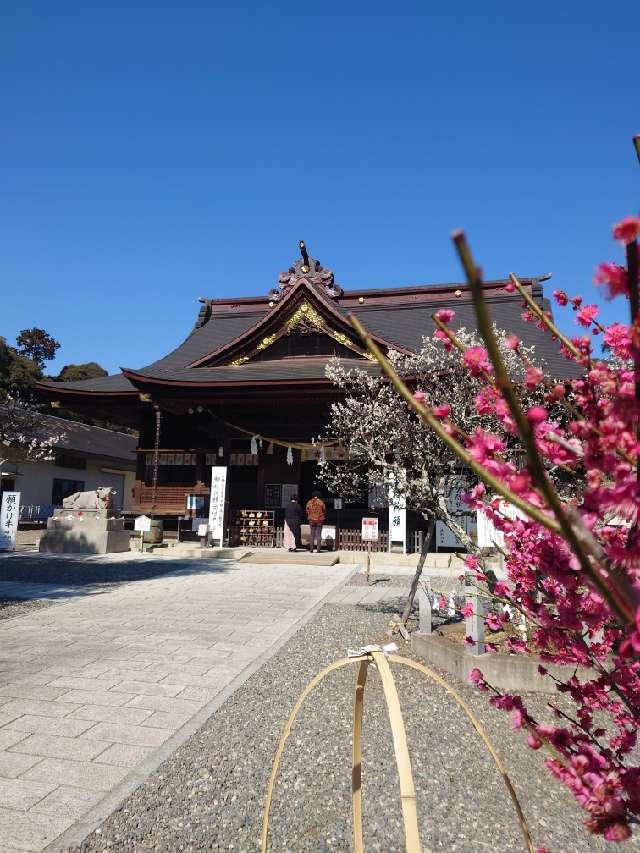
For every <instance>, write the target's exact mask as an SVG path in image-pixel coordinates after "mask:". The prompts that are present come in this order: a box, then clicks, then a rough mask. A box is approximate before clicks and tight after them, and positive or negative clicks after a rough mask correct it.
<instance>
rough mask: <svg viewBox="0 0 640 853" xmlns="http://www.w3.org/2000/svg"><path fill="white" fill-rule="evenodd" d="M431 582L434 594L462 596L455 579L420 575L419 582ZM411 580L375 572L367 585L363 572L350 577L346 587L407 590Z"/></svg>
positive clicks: (406, 576)
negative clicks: (403, 588) (397, 587)
mask: <svg viewBox="0 0 640 853" xmlns="http://www.w3.org/2000/svg"><path fill="white" fill-rule="evenodd" d="M429 579H430V580H431V586H432V587H433V589H434V590H435V591H436V592H443V593H450V592H455V593H457V594H462V593H463V590H464V588H463V587H462V586H461V585H460V583H459V581H458V579H457V578H447V577H432V578H429V575H428V574H427V573H426V572H425V573H424V574H423V575H422V578H421V580H422V581H424V582H425V583H428V582H429ZM412 580H413V575H389V574H385V573H384V572H376V573H375V574H374V573H373V572H372V573H371V578H370V582H369V583H367V576H366V574H365V573H364V572H358V573H357V574H355V575H351V577H350V578H349V580H348V581H347V586H371V587H372V588H375V589H380V588H381V587H387V586H403V587H405V588H406V589H407V590H408V589H409V587H410V586H411V581H412Z"/></svg>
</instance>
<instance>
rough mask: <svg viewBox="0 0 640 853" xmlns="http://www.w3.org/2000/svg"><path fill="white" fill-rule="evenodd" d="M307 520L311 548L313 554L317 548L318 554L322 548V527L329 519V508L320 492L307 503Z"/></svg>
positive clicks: (314, 494) (315, 493)
mask: <svg viewBox="0 0 640 853" xmlns="http://www.w3.org/2000/svg"><path fill="white" fill-rule="evenodd" d="M306 509H307V520H308V522H309V527H310V528H311V547H310V549H309V550H310V551H311V552H312V553H313V549H314V547H315V549H316V553H320V548H321V547H322V525H323V524H324V520H325V518H326V517H327V508H326V506H325V504H324V501H323V500H322V497H321V496H320V492H313V496H312V498H311V500H310V501H308V502H307V507H306Z"/></svg>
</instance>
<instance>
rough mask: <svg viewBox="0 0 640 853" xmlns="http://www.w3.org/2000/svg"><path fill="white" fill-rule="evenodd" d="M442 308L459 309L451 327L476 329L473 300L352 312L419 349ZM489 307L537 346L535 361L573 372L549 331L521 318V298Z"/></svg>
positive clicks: (560, 372) (501, 323)
mask: <svg viewBox="0 0 640 853" xmlns="http://www.w3.org/2000/svg"><path fill="white" fill-rule="evenodd" d="M440 308H451V309H453V310H454V311H455V312H456V316H455V318H454V320H452V322H451V324H450V325H451V327H452V328H455V329H458V328H460V327H461V326H464V327H466V328H467V329H475V328H476V320H475V313H474V309H473V305H472V304H471V302H467V301H465V302H460V301H457V300H456V299H455V297H454V298H453V299H451V300H450V301H449V302H448V303H445V302H442V303H438V305H437V306H434V305H429V304H424V303H423V304H421V305H420V304H418V305H406V306H402V305H397V306H394V308H393V310H391V311H390V310H388V309H384V308H379V307H375V308H367V307H362V308H354V309H353V313H354V314H356V315H357V317H358V319H359V320H361V322H362V323H363V324H364V326H366V328H368V329H369V330H371V331H372V332H375V333H376V334H378V335H380V336H381V337H383V338H385V339H386V340H388V341H389V342H390V343H392V344H394V343H395V344H399V345H401V346H404V347H408V348H409V349H413V350H417V349H419V348H420V345H421V343H422V339H423V338H424V337H431V336H432V335H433V332H434V330H435V324H434V322H433V320H432V319H431V315H432V314H434V313H435V311H436V310H438V309H440ZM489 310H490V313H491V317H492V318H493V321H494V323H495V325H496V326H497V327H498V328H499V329H504V330H505V331H507V332H509V333H510V334H514V335H517V336H518V337H519V338H520V339H521V340H522V341H524V343H525V344H527V346H533V347H535V356H534V357H535V360H536V361H537V362H538V363H541V364H542V365H546V367H547V368H548V369H549V371H550V372H551V373H552V374H553V375H555V376H558V377H567V376H568V375H573V374H574V372H575V371H574V366H573V365H572V364H571V363H570V362H568V361H567V360H566V359H565V358H564V357H563V356H562V355H560V352H559V344H558V343H557V341H553V340H552V339H551V336H550V335H548V334H547V333H546V332H544V331H542V330H541V329H538V328H537V327H536V326H535V325H534V324H532V323H527V322H525V321H524V320H523V319H522V317H521V311H522V309H521V307H520V300H519V299H517V298H515V297H509V296H507V297H506V298H499V299H492V300H491V301H490V302H489Z"/></svg>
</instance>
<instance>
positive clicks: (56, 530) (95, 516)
mask: <svg viewBox="0 0 640 853" xmlns="http://www.w3.org/2000/svg"><path fill="white" fill-rule="evenodd" d="M130 535H131V534H130V532H129V531H128V530H125V529H124V518H109V517H108V516H107V514H106V513H105V512H104V510H90V509H83V510H77V509H57V510H56V511H55V513H54V514H53V515H52V516H51V518H49V519H48V520H47V529H46V531H45V532H44V533H43V534H42V536H41V537H40V545H39V550H40V551H42V552H44V553H47V554H117V553H121V552H123V551H128V550H129V536H130Z"/></svg>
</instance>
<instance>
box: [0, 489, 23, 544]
mask: <svg viewBox="0 0 640 853" xmlns="http://www.w3.org/2000/svg"><path fill="white" fill-rule="evenodd" d="M19 517H20V492H3V493H2V506H0V551H15V549H16V533H17V532H18V518H19Z"/></svg>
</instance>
